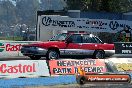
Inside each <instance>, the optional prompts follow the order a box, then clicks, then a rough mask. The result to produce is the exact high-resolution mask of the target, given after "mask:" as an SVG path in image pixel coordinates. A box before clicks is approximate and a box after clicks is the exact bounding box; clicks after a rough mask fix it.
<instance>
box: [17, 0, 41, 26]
mask: <svg viewBox="0 0 132 88" xmlns="http://www.w3.org/2000/svg"><path fill="white" fill-rule="evenodd" d="M38 9H39V2H38V0H16V12H17V18H18V22H19V23H25V24H27V25H31V26H34V25H35V24H36V14H37V13H36V12H37V10H38Z"/></svg>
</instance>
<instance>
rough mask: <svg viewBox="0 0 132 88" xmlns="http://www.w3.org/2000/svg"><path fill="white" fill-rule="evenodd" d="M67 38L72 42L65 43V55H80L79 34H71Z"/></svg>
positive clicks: (80, 39) (80, 40)
mask: <svg viewBox="0 0 132 88" xmlns="http://www.w3.org/2000/svg"><path fill="white" fill-rule="evenodd" d="M69 38H71V40H72V42H71V43H67V44H66V48H65V55H81V50H80V48H81V43H82V37H81V34H72V35H71V36H70V37H69Z"/></svg>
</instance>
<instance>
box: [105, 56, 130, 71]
mask: <svg viewBox="0 0 132 88" xmlns="http://www.w3.org/2000/svg"><path fill="white" fill-rule="evenodd" d="M105 62H107V63H108V64H109V66H111V67H112V68H113V70H116V71H118V72H123V73H124V72H125V73H132V58H109V59H106V60H105Z"/></svg>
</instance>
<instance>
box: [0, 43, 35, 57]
mask: <svg viewBox="0 0 132 88" xmlns="http://www.w3.org/2000/svg"><path fill="white" fill-rule="evenodd" d="M36 42H37V41H32V42H29V41H0V57H10V56H23V55H22V53H21V52H20V49H21V47H22V45H24V44H29V43H36Z"/></svg>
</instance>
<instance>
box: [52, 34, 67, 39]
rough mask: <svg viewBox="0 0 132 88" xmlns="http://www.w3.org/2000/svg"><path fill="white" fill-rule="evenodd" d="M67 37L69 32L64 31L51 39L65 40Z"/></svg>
mask: <svg viewBox="0 0 132 88" xmlns="http://www.w3.org/2000/svg"><path fill="white" fill-rule="evenodd" d="M66 38H67V34H66V33H63V34H58V35H56V36H54V37H53V38H51V39H50V41H64V40H65V39H66Z"/></svg>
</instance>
